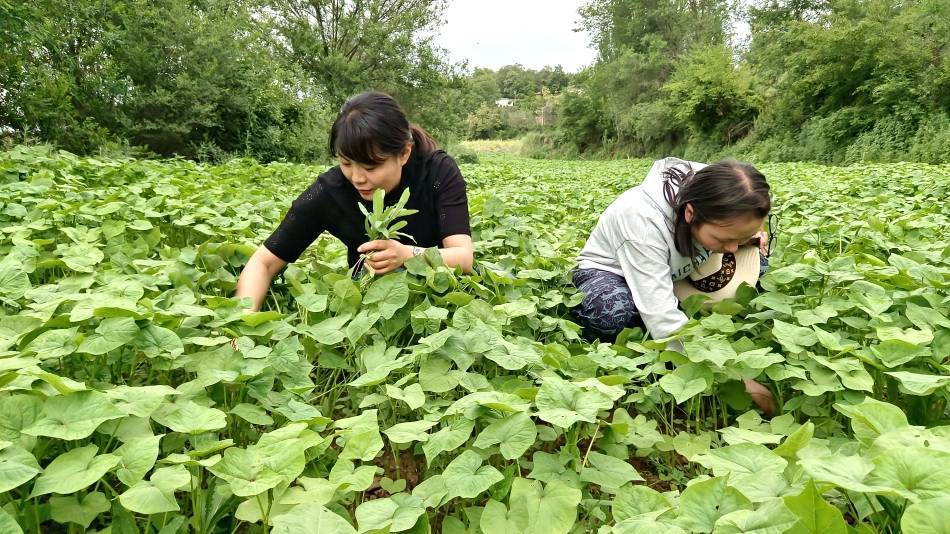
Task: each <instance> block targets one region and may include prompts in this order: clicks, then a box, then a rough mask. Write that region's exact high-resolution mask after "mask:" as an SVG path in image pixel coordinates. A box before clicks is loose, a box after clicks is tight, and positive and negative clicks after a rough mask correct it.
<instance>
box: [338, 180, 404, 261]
mask: <svg viewBox="0 0 950 534" xmlns="http://www.w3.org/2000/svg"><path fill="white" fill-rule="evenodd" d="M385 196H386V192H385V191H383V190H382V189H377V190H376V192H375V193H373V211H372V212H369V211H368V210H367V209H366V207H365V206H363V204H362V203H358V204H357V206H358V207H359V209H360V211H361V212H363V215H364V216H365V217H366V222H365V228H366V236H367V237H369V239H370V241H369V242H367V243H364V244H363V245H361V246H360V248H359V251H360V252H361V255H360V259H359V261H357V262H356V265H354V266H353V269H352V270H351V272H350V275H351V276H359V271H360V268H361V267H362V266H363V265H364V263H365V265H366V266H367V268H368V270H369V272H370V273H371V274H374V275H375V274H384V273H387V272H389V271H392V270H393V269H396V268H398V267H400V266H401V265H402V264H403V263H404V262H405V261H406V260H407V259H409V258H410V257H412V256H411V252H410V253H409V255H408V256H407V255H406V254H407V249H408V247H407V246H406V245H403V244H402V243H399V242H398V241H396V238H397V237H400V236H402V237H407V238H409V239H410V240H412V241H413V242H415V239H413V237H412V236H411V235H409V234H406V233H403V232H400V231H399V230H401V229H403V228H405V226H406V221H404V220H403V221H398V220H397V219H399V218H401V217H408V216H409V215H414V214H416V213H418V210H413V209H406V204H407V203H408V202H409V189H406V190H404V191H403V192H402V195H400V197H399V200H398V201H397V202H396V203H395V204H394V205H392V206H390V207H388V208H386V207H385V204H384V202H383V200H384V199H385ZM377 254H378V255H379V256H378V257H377Z"/></svg>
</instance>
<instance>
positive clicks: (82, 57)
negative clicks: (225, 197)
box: [0, 0, 479, 161]
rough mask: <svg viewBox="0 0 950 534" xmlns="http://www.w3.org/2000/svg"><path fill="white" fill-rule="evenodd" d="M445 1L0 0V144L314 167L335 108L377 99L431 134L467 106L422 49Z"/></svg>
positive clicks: (458, 83) (435, 56) (438, 62)
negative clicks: (372, 93)
mask: <svg viewBox="0 0 950 534" xmlns="http://www.w3.org/2000/svg"><path fill="white" fill-rule="evenodd" d="M444 8H445V3H444V1H442V0H362V1H361V2H356V3H354V2H350V1H346V0H278V1H269V2H258V1H254V0H115V1H109V2H104V1H101V0H34V1H32V2H18V1H15V0H14V1H8V0H0V137H6V138H7V142H8V143H9V142H23V141H30V140H35V141H44V142H50V143H53V144H55V145H57V146H60V147H62V148H65V149H68V150H71V151H74V152H78V153H93V152H96V151H99V150H102V149H117V150H126V151H127V150H128V147H143V149H144V150H146V151H147V152H148V153H151V154H155V155H160V156H171V155H179V156H184V157H189V158H205V159H220V158H224V157H228V156H232V155H248V156H252V157H255V158H258V159H260V160H265V161H266V160H274V159H280V158H285V159H289V160H313V159H320V158H323V157H325V156H326V152H327V150H326V146H325V145H326V139H327V129H328V126H329V123H330V121H331V120H332V118H333V117H334V115H335V113H336V111H337V110H339V107H340V105H341V104H342V103H343V102H344V100H345V99H346V98H347V97H348V96H350V95H352V94H355V93H357V92H360V91H363V90H365V89H367V88H375V89H380V90H384V91H388V92H390V93H392V94H394V95H395V96H397V97H398V98H399V99H400V100H401V101H402V102H403V103H404V104H405V105H406V107H407V108H408V109H409V111H410V114H411V116H412V117H413V118H414V119H415V120H417V121H419V122H421V123H423V124H424V125H425V126H427V127H428V128H430V129H431V130H432V131H433V133H434V134H435V135H437V136H439V137H452V136H455V137H457V136H459V135H461V133H462V131H463V130H464V119H465V116H466V115H467V113H468V112H469V111H470V110H471V109H474V108H476V107H477V106H478V104H479V103H478V102H477V101H476V99H475V98H474V97H472V96H470V91H469V90H468V88H467V85H466V79H467V78H466V76H465V72H464V71H463V70H462V69H461V67H460V66H458V65H452V64H450V63H448V62H447V60H446V59H445V57H446V54H445V53H444V51H442V50H439V49H438V48H437V47H435V46H434V45H433V43H432V37H431V36H432V35H434V31H433V30H434V28H435V27H436V26H437V25H438V24H439V22H440V17H441V14H442V12H443V11H444Z"/></svg>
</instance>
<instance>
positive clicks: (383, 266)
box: [356, 239, 413, 275]
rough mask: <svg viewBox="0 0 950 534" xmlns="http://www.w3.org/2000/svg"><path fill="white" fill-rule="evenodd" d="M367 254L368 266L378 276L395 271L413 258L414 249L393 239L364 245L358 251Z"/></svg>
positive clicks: (379, 240)
mask: <svg viewBox="0 0 950 534" xmlns="http://www.w3.org/2000/svg"><path fill="white" fill-rule="evenodd" d="M356 250H357V251H358V252H360V253H362V254H366V265H367V266H368V267H369V268H370V269H372V270H373V272H374V273H375V274H377V275H379V274H386V273H388V272H391V271H394V270H396V269H398V268H400V267H402V264H404V263H406V261H408V260H409V259H410V258H412V255H413V254H412V247H410V246H409V245H404V244H402V243H400V242H399V241H396V240H393V239H378V240H376V241H369V242H366V243H363V244H362V245H360V246H359V248H357V249H356Z"/></svg>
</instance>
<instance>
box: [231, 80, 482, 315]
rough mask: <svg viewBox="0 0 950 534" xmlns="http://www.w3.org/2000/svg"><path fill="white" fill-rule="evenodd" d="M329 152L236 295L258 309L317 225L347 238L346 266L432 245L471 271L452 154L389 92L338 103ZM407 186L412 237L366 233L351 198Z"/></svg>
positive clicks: (388, 263) (375, 265)
mask: <svg viewBox="0 0 950 534" xmlns="http://www.w3.org/2000/svg"><path fill="white" fill-rule="evenodd" d="M330 152H331V154H333V155H334V156H336V157H337V159H338V161H339V165H337V166H336V167H333V168H332V169H330V170H328V171H326V172H325V173H323V174H321V175H320V176H319V177H318V178H317V180H316V181H314V182H313V184H311V185H310V187H308V188H307V189H306V190H305V191H304V192H303V193H302V194H301V195H300V196H299V197H297V199H296V200H295V201H294V202H293V204H292V205H291V207H290V209H289V210H288V211H287V215H286V216H285V217H284V220H283V221H281V223H280V226H278V227H277V229H276V230H275V231H274V233H273V234H271V236H270V237H268V238H267V240H266V241H264V244H263V245H262V246H261V247H259V248H258V249H257V251H256V252H254V254H253V255H252V256H251V259H250V260H248V262H247V265H246V266H245V267H244V270H243V271H242V272H241V278H240V279H239V280H238V284H237V291H236V296H237V297H239V298H241V297H250V298H251V301H252V303H253V304H252V309H254V310H258V309H260V306H261V303H262V302H263V300H264V297H265V295H266V294H267V289H268V287H269V286H270V282H271V280H272V279H273V277H274V276H275V275H276V274H277V273H278V272H280V270H281V269H283V268H284V267H285V266H286V265H287V264H288V263H290V262H293V261H296V260H297V258H299V257H300V255H301V254H303V251H304V250H305V249H306V248H307V247H308V246H310V244H311V243H313V241H314V240H316V238H317V237H318V236H319V235H320V234H321V233H323V232H324V231H327V232H330V234H332V235H333V236H335V237H337V238H338V239H340V240H341V241H343V243H344V244H345V245H346V246H347V259H348V261H349V264H350V265H351V266H352V265H354V264H355V263H356V261H357V259H358V258H359V256H360V254H365V253H370V252H372V255H371V257H367V259H366V263H367V264H368V265H369V267H371V268H372V270H373V271H374V272H375V273H376V274H377V275H380V274H385V273H388V272H390V271H393V270H394V269H398V268H399V267H401V266H402V264H403V263H405V262H406V261H407V260H408V259H410V258H412V257H413V256H414V255H416V254H420V253H421V252H422V251H423V250H424V249H425V248H428V247H439V252H441V254H442V259H443V261H445V264H446V265H448V266H451V267H461V268H462V270H464V271H471V269H472V260H473V251H472V237H471V230H470V228H469V220H468V199H467V197H466V195H465V180H464V179H463V178H462V174H461V173H460V172H459V169H458V166H457V165H456V164H455V161H454V160H453V159H452V158H451V156H449V155H448V154H446V153H445V152H443V151H442V150H439V149H438V146H437V145H436V143H435V141H434V140H433V139H432V137H430V136H429V134H428V133H426V131H425V130H423V129H422V128H421V127H419V126H417V125H415V124H410V123H409V121H408V119H407V118H406V114H405V112H404V111H403V110H402V108H401V107H400V106H399V103H398V102H396V100H395V99H393V98H392V97H391V96H389V95H386V94H383V93H378V92H366V93H361V94H359V95H356V96H354V97H353V98H351V99H350V100H348V101H347V102H346V104H344V105H343V108H342V109H341V110H340V114H339V116H337V118H336V121H335V122H334V123H333V127H332V128H331V130H330ZM407 188H408V189H409V203H408V204H407V205H406V208H408V209H415V210H418V212H417V213H416V214H415V215H410V216H408V217H406V218H405V219H403V220H405V221H406V223H407V224H406V226H405V227H404V228H403V229H402V232H403V233H406V234H408V235H410V236H412V237H413V238H414V242H413V241H411V240H404V239H400V240H398V241H397V240H377V241H369V239H368V237H367V236H366V231H365V230H364V224H363V223H364V216H363V214H362V212H361V211H360V210H359V206H358V203H363V204H364V205H365V206H366V207H367V208H370V206H371V201H372V198H373V193H374V192H375V191H376V190H377V189H382V190H383V191H385V193H386V196H385V204H386V206H390V205H392V204H394V203H395V202H396V201H397V200H398V199H399V197H400V195H401V194H402V193H403V191H404V190H405V189H407Z"/></svg>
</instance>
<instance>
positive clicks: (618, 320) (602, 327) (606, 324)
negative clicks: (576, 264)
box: [572, 255, 769, 341]
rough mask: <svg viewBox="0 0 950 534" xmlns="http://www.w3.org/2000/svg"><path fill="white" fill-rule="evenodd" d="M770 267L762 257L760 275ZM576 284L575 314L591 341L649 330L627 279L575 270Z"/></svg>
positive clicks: (611, 339) (606, 272)
mask: <svg viewBox="0 0 950 534" xmlns="http://www.w3.org/2000/svg"><path fill="white" fill-rule="evenodd" d="M768 268H769V259H768V258H767V257H765V256H762V255H760V256H759V276H760V277H761V276H762V275H764V274H765V271H766V270H768ZM573 282H574V286H575V287H576V288H577V289H579V290H581V291H582V292H583V293H584V294H585V296H584V300H583V301H582V302H581V304H580V306H578V307H576V308H574V309H573V310H572V314H573V315H574V319H575V320H576V322H577V324H579V325H581V326H582V327H583V328H584V336H585V337H587V338H588V339H591V340H593V339H600V340H602V341H613V340H614V339H615V338H616V337H617V334H619V333H620V331H621V330H623V329H624V328H634V327H637V326H639V327H640V328H643V329H644V330H646V326H644V324H643V320H642V319H641V318H640V313H639V312H638V311H637V306H636V304H635V303H634V302H633V295H632V294H631V293H630V287H629V286H628V285H627V281H626V280H625V279H624V277H622V276H620V275H619V274H614V273H611V272H608V271H603V270H601V269H575V270H574V274H573Z"/></svg>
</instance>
